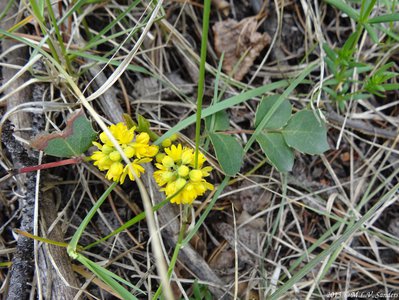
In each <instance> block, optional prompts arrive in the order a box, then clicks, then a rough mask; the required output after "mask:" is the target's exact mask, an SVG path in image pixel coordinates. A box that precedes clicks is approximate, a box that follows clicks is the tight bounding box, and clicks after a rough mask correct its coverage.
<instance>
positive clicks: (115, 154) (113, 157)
mask: <svg viewBox="0 0 399 300" xmlns="http://www.w3.org/2000/svg"><path fill="white" fill-rule="evenodd" d="M109 158H110V159H111V160H112V161H120V160H121V155H120V153H119V152H118V151H114V152H111V153H110V154H109Z"/></svg>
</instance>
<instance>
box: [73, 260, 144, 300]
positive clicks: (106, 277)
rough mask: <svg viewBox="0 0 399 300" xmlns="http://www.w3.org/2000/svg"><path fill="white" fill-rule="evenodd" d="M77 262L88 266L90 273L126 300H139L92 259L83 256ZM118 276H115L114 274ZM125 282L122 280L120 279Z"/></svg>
mask: <svg viewBox="0 0 399 300" xmlns="http://www.w3.org/2000/svg"><path fill="white" fill-rule="evenodd" d="M77 260H78V261H79V262H80V263H81V264H83V265H84V266H86V267H87V268H88V269H89V270H90V271H92V272H93V273H94V274H95V275H96V276H97V277H98V278H100V279H101V280H102V281H103V282H104V283H106V284H107V285H109V286H110V287H111V288H112V289H113V290H114V291H115V292H116V293H118V294H119V295H120V296H121V297H122V298H123V299H126V300H137V298H136V297H135V296H134V295H132V294H131V293H130V292H129V291H128V290H127V289H125V288H124V287H123V286H122V285H120V284H119V283H118V282H117V281H116V280H115V279H114V278H113V276H110V274H109V273H110V272H109V271H108V270H106V269H105V268H103V267H101V266H99V265H98V264H96V263H95V262H93V261H91V260H90V259H88V258H86V257H84V256H83V255H80V254H79V255H78V257H77ZM113 275H114V276H116V275H115V274H113ZM120 279H121V280H123V279H122V278H120Z"/></svg>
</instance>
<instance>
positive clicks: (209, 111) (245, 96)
mask: <svg viewBox="0 0 399 300" xmlns="http://www.w3.org/2000/svg"><path fill="white" fill-rule="evenodd" d="M287 85H288V81H286V80H281V81H277V82H274V83H271V84H267V85H264V86H261V87H258V88H256V89H253V90H250V91H247V92H244V93H241V94H239V95H236V96H233V97H231V98H229V99H226V100H223V101H221V102H218V103H216V104H215V105H212V106H210V107H208V108H206V109H203V110H202V113H201V118H205V117H208V116H211V115H213V114H215V113H217V112H218V111H221V110H226V109H228V108H230V107H233V106H234V105H237V104H240V103H242V102H245V101H247V100H250V99H253V98H255V97H258V96H260V95H262V94H264V93H267V92H271V91H274V90H276V89H279V88H283V87H286V86H287ZM195 121H196V115H191V116H190V117H188V118H187V119H184V120H182V121H180V122H179V123H178V124H176V125H175V126H174V127H172V128H171V129H170V130H168V132H166V133H165V134H164V135H162V136H161V137H160V138H159V139H157V140H156V141H155V143H154V144H155V145H160V144H161V143H162V141H164V140H165V139H167V138H169V137H170V136H172V135H173V134H175V133H178V132H180V131H181V130H183V129H184V128H186V127H187V126H189V125H191V124H193V123H195Z"/></svg>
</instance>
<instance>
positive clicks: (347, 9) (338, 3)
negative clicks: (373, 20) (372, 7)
mask: <svg viewBox="0 0 399 300" xmlns="http://www.w3.org/2000/svg"><path fill="white" fill-rule="evenodd" d="M325 2H327V3H328V4H330V5H332V6H335V7H336V8H338V9H339V10H341V11H342V12H344V13H346V14H347V15H348V16H349V17H350V18H352V19H353V20H354V21H358V20H359V13H358V12H357V11H356V10H355V9H353V8H352V7H351V6H349V5H348V4H346V3H345V2H344V1H342V0H325Z"/></svg>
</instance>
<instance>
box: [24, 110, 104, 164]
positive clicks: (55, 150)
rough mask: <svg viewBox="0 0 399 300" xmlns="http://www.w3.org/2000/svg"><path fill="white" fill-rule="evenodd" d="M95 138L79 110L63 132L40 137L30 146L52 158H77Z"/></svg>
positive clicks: (81, 111) (88, 122) (88, 123)
mask: <svg viewBox="0 0 399 300" xmlns="http://www.w3.org/2000/svg"><path fill="white" fill-rule="evenodd" d="M96 136H97V133H96V132H95V131H94V130H93V127H92V126H91V123H90V121H89V120H88V119H87V118H86V116H85V114H84V112H83V110H79V111H77V112H75V113H74V114H73V115H71V117H70V118H69V120H68V121H67V124H66V127H65V129H64V130H63V131H61V132H55V133H51V134H45V135H41V136H39V137H37V138H35V139H34V140H33V141H32V142H31V146H32V147H34V148H36V149H39V150H43V151H44V152H45V153H46V154H48V155H52V156H57V157H72V156H79V155H81V154H83V153H84V152H85V151H86V150H87V149H89V147H90V146H91V145H92V142H93V141H94V139H95V138H96Z"/></svg>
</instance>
